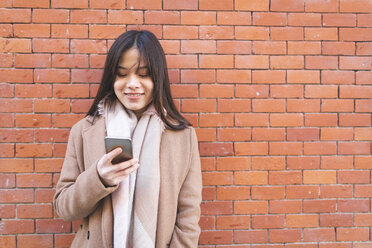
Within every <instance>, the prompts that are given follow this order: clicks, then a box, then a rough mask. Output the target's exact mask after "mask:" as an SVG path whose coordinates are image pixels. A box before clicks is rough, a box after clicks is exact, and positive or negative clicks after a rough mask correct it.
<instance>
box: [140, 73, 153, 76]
mask: <svg viewBox="0 0 372 248" xmlns="http://www.w3.org/2000/svg"><path fill="white" fill-rule="evenodd" d="M138 76H140V77H148V76H150V75H149V74H147V73H141V74H138Z"/></svg>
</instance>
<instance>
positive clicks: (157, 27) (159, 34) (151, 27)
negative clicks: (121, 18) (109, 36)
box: [109, 24, 164, 47]
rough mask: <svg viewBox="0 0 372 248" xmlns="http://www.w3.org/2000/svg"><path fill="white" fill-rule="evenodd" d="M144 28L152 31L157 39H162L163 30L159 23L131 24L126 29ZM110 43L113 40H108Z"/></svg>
mask: <svg viewBox="0 0 372 248" xmlns="http://www.w3.org/2000/svg"><path fill="white" fill-rule="evenodd" d="M143 29H146V30H148V31H150V32H152V33H153V34H154V35H155V36H156V37H157V38H158V39H163V38H164V37H163V31H162V26H161V25H143V24H132V25H127V31H129V30H143ZM110 43H111V44H112V43H113V41H109V47H110Z"/></svg>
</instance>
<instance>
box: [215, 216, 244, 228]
mask: <svg viewBox="0 0 372 248" xmlns="http://www.w3.org/2000/svg"><path fill="white" fill-rule="evenodd" d="M250 219H251V218H250V216H241V215H240V216H217V220H216V227H217V229H222V230H223V229H248V228H250V224H249V223H250Z"/></svg>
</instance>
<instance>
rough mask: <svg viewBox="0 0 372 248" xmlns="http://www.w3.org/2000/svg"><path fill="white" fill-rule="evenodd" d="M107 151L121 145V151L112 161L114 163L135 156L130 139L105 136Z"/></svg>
mask: <svg viewBox="0 0 372 248" xmlns="http://www.w3.org/2000/svg"><path fill="white" fill-rule="evenodd" d="M105 147H106V152H111V151H112V150H114V149H115V148H117V147H121V150H122V151H121V153H120V154H119V155H117V156H116V157H115V158H114V159H113V160H112V161H111V163H112V164H118V163H121V162H124V161H127V160H130V159H132V158H133V154H132V141H131V140H130V139H122V138H110V137H105Z"/></svg>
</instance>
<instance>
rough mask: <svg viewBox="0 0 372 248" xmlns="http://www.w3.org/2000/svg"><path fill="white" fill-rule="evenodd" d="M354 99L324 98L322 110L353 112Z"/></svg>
mask: <svg viewBox="0 0 372 248" xmlns="http://www.w3.org/2000/svg"><path fill="white" fill-rule="evenodd" d="M353 103H354V101H353V100H346V99H345V100H343V99H342V100H341V99H328V100H322V112H352V111H353V109H354V104H353Z"/></svg>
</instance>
